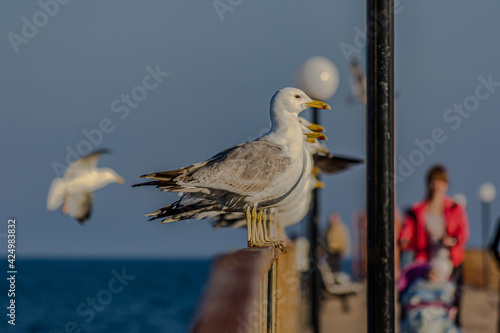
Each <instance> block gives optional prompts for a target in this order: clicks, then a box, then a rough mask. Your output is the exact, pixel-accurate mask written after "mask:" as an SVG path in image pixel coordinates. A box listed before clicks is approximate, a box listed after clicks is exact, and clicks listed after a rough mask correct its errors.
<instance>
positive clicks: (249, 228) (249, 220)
mask: <svg viewBox="0 0 500 333" xmlns="http://www.w3.org/2000/svg"><path fill="white" fill-rule="evenodd" d="M245 217H246V219H247V245H248V247H251V246H252V213H251V212H250V206H248V207H247V209H246V212H245Z"/></svg>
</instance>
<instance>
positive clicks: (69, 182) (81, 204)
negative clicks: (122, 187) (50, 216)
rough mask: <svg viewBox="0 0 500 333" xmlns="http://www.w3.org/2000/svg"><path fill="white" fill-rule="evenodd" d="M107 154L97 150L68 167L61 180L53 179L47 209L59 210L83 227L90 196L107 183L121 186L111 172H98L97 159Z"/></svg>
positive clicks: (88, 208)
mask: <svg viewBox="0 0 500 333" xmlns="http://www.w3.org/2000/svg"><path fill="white" fill-rule="evenodd" d="M104 153H108V151H107V150H104V149H103V150H99V151H95V152H93V153H90V154H89V155H87V156H84V157H82V158H80V159H78V160H76V161H74V162H73V163H71V164H70V165H69V167H68V169H67V170H66V172H65V173H64V176H63V178H56V179H54V180H53V181H52V184H51V185H50V190H49V195H48V197H47V209H48V210H55V209H57V208H58V207H59V206H61V205H63V206H62V212H63V213H64V214H67V215H70V216H72V217H74V218H75V219H76V220H77V221H78V222H79V223H80V224H84V223H85V222H87V220H88V219H89V217H90V213H91V211H92V192H94V191H96V190H98V189H100V188H103V187H104V186H106V185H108V184H110V183H115V182H116V183H120V184H123V183H124V179H123V178H122V177H120V176H118V174H117V173H116V172H115V171H114V170H112V169H110V168H97V162H98V160H99V157H100V156H101V155H102V154H104Z"/></svg>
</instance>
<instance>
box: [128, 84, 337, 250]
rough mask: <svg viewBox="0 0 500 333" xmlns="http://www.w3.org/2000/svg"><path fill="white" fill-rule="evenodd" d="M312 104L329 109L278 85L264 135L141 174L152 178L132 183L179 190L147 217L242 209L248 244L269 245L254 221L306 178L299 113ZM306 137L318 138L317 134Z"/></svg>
mask: <svg viewBox="0 0 500 333" xmlns="http://www.w3.org/2000/svg"><path fill="white" fill-rule="evenodd" d="M311 107H313V108H320V109H328V110H330V107H329V106H328V104H326V103H324V102H320V101H315V100H312V99H311V98H309V97H308V96H307V95H306V94H305V93H304V92H303V91H302V90H299V89H296V88H283V89H281V90H279V91H277V92H276V93H275V94H274V96H273V98H272V99H271V111H270V115H271V123H272V126H271V129H270V130H269V132H268V133H267V134H265V135H263V136H262V137H260V138H258V139H256V140H254V141H250V142H246V143H242V144H239V145H236V146H233V147H230V148H228V149H226V150H224V151H222V152H220V153H218V154H217V155H215V156H213V157H212V158H210V159H208V160H206V161H204V162H201V163H196V164H193V165H190V166H187V167H184V168H181V169H178V170H173V171H164V172H156V173H151V174H147V175H144V176H142V177H144V178H149V179H154V181H149V182H146V183H141V184H135V185H133V186H134V187H135V186H144V185H146V186H148V185H149V186H156V187H157V188H159V189H160V190H161V191H170V192H180V199H179V200H177V201H176V202H174V203H173V204H171V205H169V206H166V207H163V208H161V209H159V210H157V211H154V212H152V213H149V214H147V215H146V216H148V217H150V220H154V219H158V218H163V220H162V223H165V222H172V221H179V220H185V219H202V218H207V217H213V216H217V215H219V214H220V213H221V212H227V213H230V212H242V213H245V218H246V223H247V230H248V244H249V246H267V245H269V244H270V243H272V242H261V240H259V239H257V223H259V221H262V220H265V214H266V211H267V209H269V208H272V207H274V206H276V205H277V204H278V203H279V202H281V201H282V200H284V199H285V198H286V197H288V196H289V195H290V193H292V192H293V191H294V189H295V188H296V187H297V186H298V185H299V184H300V182H301V180H302V179H303V178H304V177H305V176H306V174H305V169H306V167H307V161H308V157H307V153H306V151H305V150H304V145H303V142H304V134H303V132H302V129H301V125H300V122H299V120H298V114H299V113H301V112H302V111H304V110H306V109H308V108H311ZM319 134H321V133H319ZM306 137H312V138H318V133H310V134H308V135H306ZM307 176H309V175H307ZM273 245H276V244H275V243H273Z"/></svg>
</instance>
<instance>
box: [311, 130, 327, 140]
mask: <svg viewBox="0 0 500 333" xmlns="http://www.w3.org/2000/svg"><path fill="white" fill-rule="evenodd" d="M306 136H307V138H308V139H318V140H326V139H327V138H326V135H324V134H323V133H318V132H311V133H306Z"/></svg>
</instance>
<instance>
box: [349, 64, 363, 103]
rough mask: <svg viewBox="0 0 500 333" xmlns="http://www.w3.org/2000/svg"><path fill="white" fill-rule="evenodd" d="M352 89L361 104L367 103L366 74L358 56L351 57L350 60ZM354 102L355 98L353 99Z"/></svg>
mask: <svg viewBox="0 0 500 333" xmlns="http://www.w3.org/2000/svg"><path fill="white" fill-rule="evenodd" d="M349 65H350V72H351V76H350V77H349V78H350V81H351V91H352V96H353V97H354V99H355V100H357V101H358V102H360V103H361V104H366V75H365V71H364V70H363V68H362V67H361V66H360V65H359V62H358V60H357V59H356V58H351V62H350V64H349ZM352 102H354V100H352Z"/></svg>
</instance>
